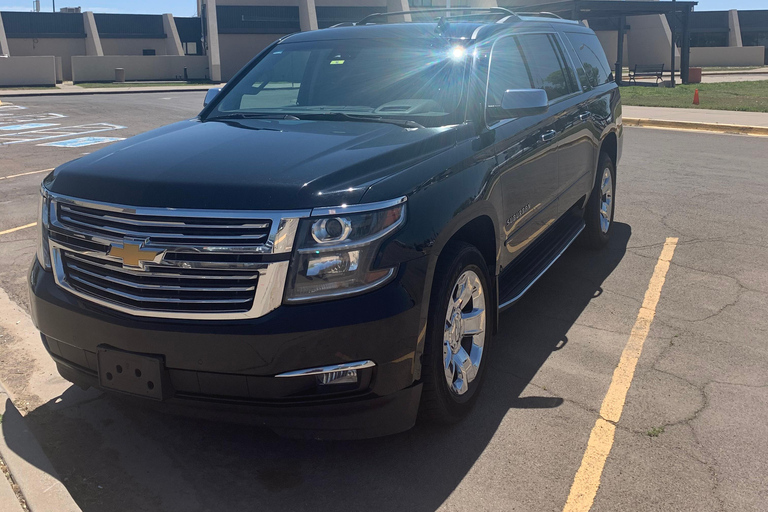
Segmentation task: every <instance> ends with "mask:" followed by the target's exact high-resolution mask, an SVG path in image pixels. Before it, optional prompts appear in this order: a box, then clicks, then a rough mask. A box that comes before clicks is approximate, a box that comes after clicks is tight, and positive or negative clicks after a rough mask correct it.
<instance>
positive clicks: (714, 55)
mask: <svg viewBox="0 0 768 512" xmlns="http://www.w3.org/2000/svg"><path fill="white" fill-rule="evenodd" d="M764 58H765V47H764V46H742V47H739V46H715V47H695V48H691V66H695V67H702V66H762V65H763V59H764Z"/></svg>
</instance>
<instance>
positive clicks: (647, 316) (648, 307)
mask: <svg viewBox="0 0 768 512" xmlns="http://www.w3.org/2000/svg"><path fill="white" fill-rule="evenodd" d="M675 247H677V238H667V241H666V242H665V243H664V248H663V249H662V250H661V254H660V255H659V259H658V261H657V262H656V268H655V269H654V270H653V276H652V277H651V281H650V283H649V284H648V290H646V292H645V299H644V300H643V305H642V306H641V307H640V312H639V313H638V314H637V320H636V321H635V325H634V327H632V333H631V334H630V335H629V341H627V344H626V346H625V347H624V351H623V352H622V354H621V359H620V360H619V365H618V366H617V367H616V369H615V370H614V372H613V379H612V380H611V385H610V386H609V388H608V393H606V395H605V398H604V399H603V405H602V407H601V408H600V418H598V419H597V421H596V422H595V426H594V427H592V432H591V434H590V435H589V441H587V450H586V451H585V452H584V457H583V458H582V459H581V466H579V470H578V471H577V472H576V476H575V477H574V479H573V484H572V485H571V492H570V493H569V494H568V501H566V503H565V507H564V508H563V512H587V511H588V510H589V509H591V508H592V503H593V502H594V500H595V496H596V495H597V489H598V487H600V478H601V477H602V474H603V467H604V466H605V461H606V459H607V458H608V454H609V453H610V452H611V447H612V446H613V436H614V432H615V430H616V423H617V422H618V421H619V418H620V417H621V413H622V411H623V409H624V402H625V400H626V398H627V392H628V391H629V386H630V385H631V384H632V378H633V377H634V375H635V368H636V367H637V361H638V359H640V354H641V353H642V351H643V344H644V343H645V339H646V338H647V337H648V332H649V331H650V329H651V323H652V322H653V318H654V316H656V306H657V305H658V303H659V297H660V296H661V288H662V287H663V286H664V281H665V279H666V277H667V271H668V270H669V264H670V262H671V261H672V255H673V254H674V253H675Z"/></svg>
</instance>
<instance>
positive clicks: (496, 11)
mask: <svg viewBox="0 0 768 512" xmlns="http://www.w3.org/2000/svg"><path fill="white" fill-rule="evenodd" d="M451 11H462V12H484V13H488V14H500V15H506V17H509V16H515V17H516V16H517V15H516V14H515V13H514V12H513V11H510V10H509V9H505V8H504V7H436V8H431V9H414V10H410V11H396V12H376V13H373V14H369V15H368V16H366V17H365V18H363V19H361V20H360V21H358V22H357V23H355V25H365V24H366V23H371V21H370V20H372V19H376V18H387V17H389V16H403V15H406V14H417V15H418V14H430V13H440V12H451Z"/></svg>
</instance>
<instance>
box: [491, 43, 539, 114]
mask: <svg viewBox="0 0 768 512" xmlns="http://www.w3.org/2000/svg"><path fill="white" fill-rule="evenodd" d="M531 88H532V87H531V77H530V74H529V73H528V69H527V68H526V67H525V61H524V60H523V55H522V54H521V53H520V46H519V44H518V42H517V38H515V37H505V38H503V39H499V41H498V42H497V43H496V44H495V45H494V46H493V53H492V54H491V70H490V72H489V73H488V99H487V105H488V108H489V109H491V110H493V109H498V108H500V107H501V97H502V96H503V95H504V91H506V90H508V89H531Z"/></svg>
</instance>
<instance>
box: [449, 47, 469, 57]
mask: <svg viewBox="0 0 768 512" xmlns="http://www.w3.org/2000/svg"><path fill="white" fill-rule="evenodd" d="M466 56H467V49H466V48H464V47H463V46H454V47H453V48H451V58H452V59H453V60H462V59H463V58H464V57H466Z"/></svg>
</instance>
